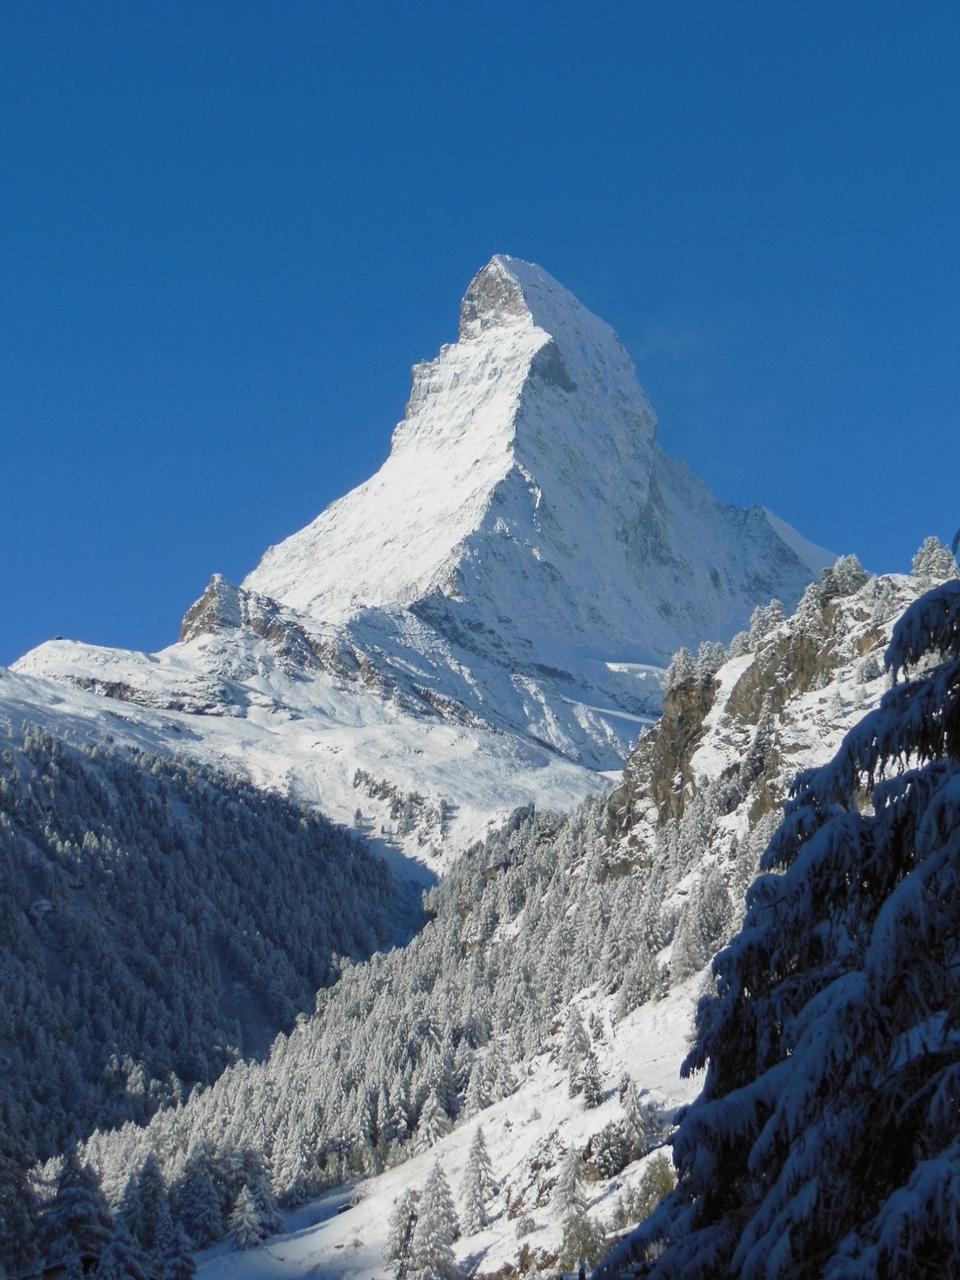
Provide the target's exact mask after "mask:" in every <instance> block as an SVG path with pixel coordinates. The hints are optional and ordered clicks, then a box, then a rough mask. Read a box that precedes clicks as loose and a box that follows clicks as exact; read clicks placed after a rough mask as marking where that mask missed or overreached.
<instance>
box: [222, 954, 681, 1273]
mask: <svg viewBox="0 0 960 1280" xmlns="http://www.w3.org/2000/svg"><path fill="white" fill-rule="evenodd" d="M703 981H704V975H703V974H700V975H697V976H696V977H694V978H691V979H689V980H688V981H687V982H685V983H683V984H682V985H680V986H678V987H677V988H676V989H675V990H674V991H672V992H671V993H670V994H669V996H668V997H667V998H666V999H664V1000H662V1001H659V1002H651V1003H649V1004H646V1005H644V1006H642V1007H641V1008H640V1009H637V1010H635V1011H634V1012H633V1013H631V1014H629V1015H628V1016H627V1017H626V1018H624V1019H623V1020H622V1021H621V1022H620V1023H616V1024H611V1021H610V1004H611V1003H612V1001H611V999H610V998H609V997H607V998H598V997H597V996H596V995H595V994H593V993H591V992H587V993H584V995H583V997H582V998H581V1000H580V1001H579V1002H578V1003H579V1005H580V1007H581V1009H582V1011H583V1013H584V1015H585V1016H586V1017H589V1015H590V1014H591V1013H594V1012H595V1013H598V1014H599V1015H600V1016H601V1017H602V1019H603V1022H604V1026H605V1033H604V1036H603V1038H602V1039H601V1040H598V1041H595V1042H594V1049H595V1051H596V1053H597V1057H598V1059H599V1063H600V1070H601V1079H602V1083H603V1090H604V1100H603V1102H602V1104H601V1105H600V1106H599V1107H597V1108H595V1109H593V1110H586V1109H585V1108H584V1105H583V1102H582V1100H581V1099H580V1098H576V1099H573V1100H571V1099H570V1098H569V1096H568V1092H567V1075H566V1071H565V1070H564V1069H563V1067H562V1066H561V1065H560V1062H559V1052H560V1041H561V1036H560V1035H555V1036H554V1037H552V1039H551V1040H550V1041H549V1042H548V1045H547V1050H546V1052H544V1053H543V1054H541V1055H540V1056H539V1057H537V1058H536V1059H535V1060H534V1062H533V1063H532V1065H531V1066H530V1070H529V1074H528V1075H527V1076H526V1077H525V1078H524V1079H523V1080H522V1081H521V1083H520V1087H519V1089H518V1090H517V1092H516V1093H514V1094H512V1095H511V1096H510V1097H509V1098H505V1099H503V1101H501V1102H497V1103H494V1104H493V1105H492V1106H490V1107H488V1108H487V1109H486V1110H484V1111H482V1112H481V1113H480V1114H479V1115H477V1116H475V1117H473V1118H472V1119H470V1120H469V1121H467V1122H465V1123H464V1124H462V1125H461V1126H460V1127H459V1128H457V1129H455V1130H454V1131H453V1132H452V1133H450V1134H448V1135H447V1136H446V1137H445V1138H443V1139H441V1140H440V1142H438V1143H437V1144H436V1145H435V1146H433V1147H431V1148H430V1150H429V1151H426V1152H424V1153H422V1154H420V1155H417V1156H414V1157H413V1158H412V1159H411V1160H408V1161H406V1162H404V1163H403V1164H401V1165H397V1166H396V1167H395V1168H393V1169H388V1170H387V1171H386V1172H385V1173H382V1174H380V1175H379V1176H378V1177H374V1178H367V1179H364V1180H362V1181H358V1182H355V1183H353V1184H351V1185H349V1186H348V1187H345V1188H338V1189H337V1190H336V1191H334V1192H332V1193H331V1194H330V1195H327V1196H324V1197H322V1198H320V1199H318V1200H314V1201H311V1202H310V1203H309V1204H307V1205H304V1206H303V1207H301V1208H299V1209H296V1210H294V1211H293V1212H291V1213H288V1214H286V1215H285V1223H286V1231H285V1232H284V1233H283V1234H282V1235H278V1236H274V1237H272V1238H271V1239H270V1240H268V1241H267V1242H266V1243H265V1244H264V1245H263V1246H261V1247H260V1248H258V1249H251V1250H247V1251H243V1252H235V1251H234V1250H233V1249H231V1247H230V1246H229V1244H223V1245H219V1246H217V1247H216V1248H214V1249H210V1250H207V1251H206V1252H205V1253H202V1254H199V1255H198V1275H199V1276H200V1277H202V1280H234V1278H236V1280H281V1278H282V1280H295V1278H299V1277H305V1276H324V1277H329V1278H330V1280H333V1278H334V1277H338V1278H346V1277H350V1278H351V1280H387V1278H388V1277H392V1276H393V1274H394V1269H393V1268H392V1267H390V1266H388V1265H387V1264H386V1263H385V1262H384V1260H383V1251H384V1247H385V1243H386V1239H387V1223H388V1219H389V1216H390V1210H391V1208H392V1205H393V1202H394V1200H395V1199H396V1198H397V1196H399V1195H400V1193H401V1192H402V1191H403V1190H404V1189H406V1188H407V1187H413V1188H421V1187H422V1186H423V1184H424V1183H425V1181H426V1179H427V1175H428V1173H429V1172H430V1169H431V1168H432V1166H433V1164H434V1161H439V1163H440V1166H441V1168H442V1169H443V1172H444V1174H445V1175H446V1177H447V1180H448V1182H449V1183H450V1186H451V1188H452V1190H453V1193H454V1198H455V1200H457V1201H458V1208H459V1196H458V1189H459V1186H460V1182H461V1179H462V1177H463V1173H464V1169H465V1167H466V1161H467V1154H468V1151H469V1148H470V1144H471V1142H472V1141H473V1137H474V1133H475V1131H476V1129H477V1126H481V1127H482V1128H483V1133H484V1139H485V1141H486V1145H487V1149H488V1150H489V1153H490V1158H491V1163H492V1165H493V1172H494V1176H495V1177H496V1178H497V1180H498V1181H499V1183H500V1187H501V1189H500V1194H499V1195H498V1197H497V1198H496V1200H495V1201H494V1202H493V1203H492V1205H491V1216H492V1218H493V1220H492V1222H491V1224H490V1226H489V1227H488V1228H487V1229H486V1230H484V1231H483V1232H480V1233H479V1234H477V1235H474V1236H468V1237H462V1238H461V1239H460V1240H458V1241H457V1242H456V1244H455V1246H454V1251H455V1253H456V1256H457V1260H458V1262H459V1263H460V1264H461V1265H462V1266H463V1267H464V1268H467V1269H470V1270H477V1271H482V1272H488V1271H495V1270H497V1269H498V1268H499V1267H500V1266H502V1265H503V1264H504V1263H508V1262H509V1263H515V1262H516V1258H517V1253H518V1251H519V1249H520V1247H521V1246H522V1245H523V1244H528V1245H530V1247H531V1248H532V1249H546V1250H550V1251H555V1250H556V1249H557V1247H558V1246H559V1244H560V1238H561V1234H562V1230H561V1223H560V1221H559V1215H558V1214H557V1211H556V1208H555V1206H554V1205H552V1204H551V1203H550V1202H549V1201H548V1203H547V1204H545V1205H543V1206H539V1207H537V1206H536V1205H535V1204H534V1200H535V1197H536V1186H537V1183H538V1182H543V1181H545V1180H549V1178H550V1177H554V1176H556V1168H557V1166H558V1164H559V1161H560V1158H561V1155H562V1152H563V1151H565V1150H566V1149H567V1148H569V1146H570V1145H571V1144H575V1145H577V1146H578V1147H579V1148H583V1147H584V1146H585V1145H586V1143H587V1140H588V1139H589V1138H590V1137H591V1136H592V1135H594V1134H597V1133H599V1132H600V1130H601V1129H602V1128H603V1126H604V1125H605V1124H606V1123H607V1122H608V1121H610V1120H615V1119H620V1118H621V1117H622V1114H623V1108H622V1106H621V1103H620V1101H619V1098H618V1084H619V1081H620V1078H621V1076H622V1075H623V1074H624V1073H625V1072H626V1073H627V1074H629V1075H630V1076H631V1077H632V1079H633V1080H634V1081H635V1083H636V1084H637V1086H638V1087H639V1088H641V1089H646V1090H648V1091H649V1095H650V1101H652V1102H654V1103H656V1104H657V1105H658V1106H659V1107H661V1108H663V1109H664V1110H667V1111H670V1110H672V1109H673V1108H674V1107H677V1106H679V1105H681V1104H682V1103H684V1102H688V1101H690V1100H691V1099H692V1098H693V1097H694V1096H695V1095H696V1093H697V1091H698V1089H699V1083H698V1080H697V1078H695V1077H694V1078H691V1079H688V1080H681V1079H680V1076H679V1067H680V1063H681V1061H682V1060H683V1058H684V1056H685V1053H686V1050H687V1044H688V1039H689V1035H690V1031H691V1026H692V1022H691V1018H692V1011H693V1007H694V1004H695V998H696V994H697V992H698V991H699V990H700V988H701V986H702V984H703ZM532 1157H537V1159H538V1163H539V1160H541V1159H542V1160H544V1161H545V1165H544V1168H543V1169H539V1170H538V1171H536V1172H532V1171H531V1168H530V1162H531V1158H532ZM644 1164H645V1161H638V1162H635V1163H634V1164H632V1165H630V1166H628V1167H627V1169H625V1170H624V1171H623V1172H622V1173H621V1174H618V1175H617V1176H615V1177H613V1178H610V1179H607V1180H605V1181H602V1182H588V1183H586V1184H585V1188H584V1189H585V1192H586V1196H587V1199H588V1212H589V1213H590V1214H591V1215H593V1216H595V1217H597V1218H599V1219H601V1220H603V1219H605V1218H608V1217H609V1216H610V1213H611V1210H612V1208H613V1201H614V1199H615V1197H616V1195H617V1193H618V1192H619V1191H620V1190H621V1189H622V1188H624V1187H626V1186H629V1185H631V1184H632V1183H634V1182H635V1181H636V1180H638V1179H639V1177H640V1176H641V1174H642V1172H643V1167H644ZM508 1193H509V1197H510V1203H511V1205H513V1206H516V1202H517V1199H518V1197H519V1198H522V1199H523V1201H524V1212H525V1213H530V1214H531V1215H532V1217H533V1220H534V1223H535V1224H536V1225H535V1229H534V1230H533V1231H532V1232H530V1234H528V1235H525V1236H524V1237H523V1238H522V1239H518V1237H517V1233H516V1226H517V1221H518V1220H519V1218H518V1217H517V1216H514V1217H511V1216H508V1210H507V1195H508ZM346 1206H350V1207H346ZM514 1213H515V1214H516V1208H515V1207H514Z"/></svg>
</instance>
